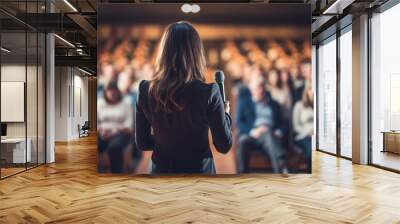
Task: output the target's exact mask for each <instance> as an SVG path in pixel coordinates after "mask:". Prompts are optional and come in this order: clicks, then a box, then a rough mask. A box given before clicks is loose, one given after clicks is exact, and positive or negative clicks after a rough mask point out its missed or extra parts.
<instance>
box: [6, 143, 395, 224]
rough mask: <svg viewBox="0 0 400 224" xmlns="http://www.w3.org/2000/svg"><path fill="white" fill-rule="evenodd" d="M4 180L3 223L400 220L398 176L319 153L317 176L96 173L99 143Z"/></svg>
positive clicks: (62, 148)
mask: <svg viewBox="0 0 400 224" xmlns="http://www.w3.org/2000/svg"><path fill="white" fill-rule="evenodd" d="M56 151H57V153H56V158H57V162H56V163H55V164H50V165H46V166H41V167H39V168H36V169H33V170H29V171H27V172H25V173H22V174H19V175H16V176H13V177H10V178H7V179H5V180H2V181H0V223H46V222H47V223H400V212H399V211H400V200H399V199H400V175H399V174H396V173H392V172H388V171H384V170H381V169H377V168H374V167H370V166H360V165H354V164H352V163H351V162H350V161H348V160H344V159H339V158H336V157H333V156H330V155H326V154H323V153H320V152H314V154H313V174H312V175H306V174H301V175H292V176H289V177H288V178H285V177H281V176H279V175H272V174H254V175H241V176H239V177H237V176H230V175H226V176H219V177H199V176H185V177H182V176H178V177H176V176H175V177H171V176H164V177H146V176H139V177H134V176H127V175H110V174H98V173H97V171H96V141H95V138H94V137H89V138H84V139H82V140H80V141H75V142H71V143H69V144H57V150H56Z"/></svg>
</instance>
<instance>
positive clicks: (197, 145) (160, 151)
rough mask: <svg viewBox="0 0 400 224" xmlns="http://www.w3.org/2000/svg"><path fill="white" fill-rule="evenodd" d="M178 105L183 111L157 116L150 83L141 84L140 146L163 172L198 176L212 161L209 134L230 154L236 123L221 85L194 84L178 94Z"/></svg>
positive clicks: (137, 107) (219, 147) (218, 148)
mask: <svg viewBox="0 0 400 224" xmlns="http://www.w3.org/2000/svg"><path fill="white" fill-rule="evenodd" d="M176 101H177V103H179V104H180V105H182V106H183V108H184V109H183V110H182V111H179V112H173V113H167V112H156V111H155V107H156V102H155V100H154V98H153V97H151V96H150V95H149V82H148V81H142V82H141V83H140V85H139V98H138V102H137V104H136V105H137V106H136V144H137V146H138V148H139V149H141V150H153V155H152V161H153V163H154V164H155V165H156V166H157V170H158V171H160V172H165V173H198V172H201V169H202V161H203V159H205V158H211V157H212V154H211V151H210V147H209V141H208V130H209V129H210V130H211V134H212V139H213V143H214V145H215V147H216V149H217V150H218V151H219V152H221V153H227V152H228V151H229V149H230V148H231V146H232V132H231V123H232V120H231V118H230V116H229V115H228V114H226V113H225V109H224V103H223V100H222V97H221V93H220V92H219V89H218V85H217V84H205V83H203V82H202V81H199V80H196V81H192V82H190V83H188V84H186V85H185V86H184V87H183V88H181V89H180V90H178V92H177V93H176Z"/></svg>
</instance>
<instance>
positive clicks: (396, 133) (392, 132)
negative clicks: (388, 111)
mask: <svg viewBox="0 0 400 224" xmlns="http://www.w3.org/2000/svg"><path fill="white" fill-rule="evenodd" d="M381 133H383V134H395V135H400V131H381Z"/></svg>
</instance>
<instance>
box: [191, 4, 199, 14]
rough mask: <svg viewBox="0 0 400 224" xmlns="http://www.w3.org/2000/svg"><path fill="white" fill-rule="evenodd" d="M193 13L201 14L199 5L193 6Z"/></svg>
mask: <svg viewBox="0 0 400 224" xmlns="http://www.w3.org/2000/svg"><path fill="white" fill-rule="evenodd" d="M192 12H193V13H198V12H200V6H199V5H197V4H194V5H192Z"/></svg>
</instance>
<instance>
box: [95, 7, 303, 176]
mask: <svg viewBox="0 0 400 224" xmlns="http://www.w3.org/2000/svg"><path fill="white" fill-rule="evenodd" d="M199 6H200V11H199V12H197V13H192V12H191V13H184V12H183V11H182V9H181V8H182V4H135V5H127V4H102V5H100V6H99V13H98V16H99V17H98V20H99V27H98V71H99V74H98V93H97V97H98V120H99V121H98V129H99V133H101V129H102V128H103V129H109V130H108V131H107V130H106V132H107V133H108V134H107V137H108V138H117V137H121V135H123V137H121V140H120V141H119V142H120V143H121V144H119V145H114V147H109V145H104V144H100V143H99V149H98V153H99V156H98V170H99V172H125V173H147V170H148V159H149V158H148V157H146V156H143V153H142V152H140V151H138V150H137V149H136V147H135V144H134V131H133V130H134V123H135V120H134V111H135V103H136V97H137V89H138V83H139V82H140V81H141V80H143V79H146V80H148V79H151V78H152V75H153V74H154V59H155V55H156V49H157V45H158V42H159V40H160V38H161V35H162V32H163V30H164V28H165V27H166V26H167V25H168V24H170V23H173V22H177V21H181V20H185V21H189V22H191V23H192V24H193V25H194V26H195V28H196V29H197V31H198V32H199V34H200V36H201V38H202V40H203V43H204V46H205V51H206V57H207V67H208V71H207V82H214V80H213V79H214V78H213V75H214V72H215V70H219V69H222V70H223V71H224V72H225V76H226V81H225V85H226V87H225V88H226V94H227V98H228V99H229V100H230V102H231V108H232V109H231V114H232V116H233V120H236V119H235V115H236V112H237V111H236V110H237V107H236V105H237V100H238V92H239V90H238V89H239V86H242V85H246V84H247V83H248V82H249V80H252V79H255V78H259V77H263V78H264V79H265V80H266V82H267V83H266V85H265V89H266V90H267V91H269V92H270V93H271V95H272V98H273V99H274V100H275V101H277V102H278V103H279V105H280V107H281V111H283V112H282V113H283V114H284V119H285V121H284V122H286V125H287V127H288V130H287V132H285V136H283V137H282V138H281V139H279V141H281V143H282V144H283V146H284V151H285V154H286V161H287V164H288V169H289V172H291V173H304V172H310V166H311V158H310V157H311V155H310V154H309V153H306V152H304V150H303V149H301V147H299V146H298V145H296V144H295V136H296V132H295V130H294V128H293V124H292V123H293V122H292V121H293V107H294V105H295V104H296V103H297V102H298V101H301V98H302V95H303V89H304V88H305V87H306V86H307V85H308V84H307V83H311V44H310V40H311V36H310V33H311V31H310V24H311V13H310V9H309V6H307V5H302V4H299V5H279V4H278V5H276V4H268V5H266V4H199ZM110 84H111V85H115V86H117V88H118V90H119V92H120V94H121V96H122V97H121V99H120V100H121V102H123V103H121V104H124V105H123V106H120V107H121V108H127V107H129V108H130V110H128V111H127V112H126V113H122V114H121V113H118V115H116V117H115V119H116V122H121V119H123V121H122V122H123V123H125V124H127V123H128V124H129V125H126V128H127V131H128V132H129V133H128V134H127V133H124V134H121V133H119V132H118V131H114V128H113V127H112V122H113V121H112V120H111V121H110V120H105V121H104V120H101V119H102V117H103V118H104V117H106V119H108V118H109V116H107V115H108V114H109V113H112V111H113V110H115V109H116V108H113V106H112V105H107V102H106V101H105V100H104V96H105V89H106V88H107V86H108V85H110ZM99 105H101V106H99ZM100 107H101V108H100ZM118 116H119V117H118ZM102 124H105V125H102ZM233 132H234V134H235V136H236V134H237V127H236V122H235V124H234V127H233ZM110 136H111V137H110ZM99 138H101V136H99ZM236 142H237V138H236ZM236 147H237V144H236V143H235V144H234V146H233V148H232V150H231V151H230V152H229V153H228V154H226V155H222V154H220V153H218V152H216V151H215V150H214V149H213V156H214V161H215V164H216V170H217V173H218V174H234V173H236V172H237V171H236V168H237V162H236V161H237V160H236V153H235V150H236ZM115 148H117V150H118V152H115V153H114V154H113V153H112V152H110V150H115ZM310 150H311V149H310ZM249 170H250V172H272V167H271V162H270V159H269V158H268V156H267V155H265V154H264V153H262V152H260V151H257V150H255V151H252V152H251V153H250V162H249Z"/></svg>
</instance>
